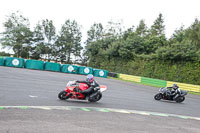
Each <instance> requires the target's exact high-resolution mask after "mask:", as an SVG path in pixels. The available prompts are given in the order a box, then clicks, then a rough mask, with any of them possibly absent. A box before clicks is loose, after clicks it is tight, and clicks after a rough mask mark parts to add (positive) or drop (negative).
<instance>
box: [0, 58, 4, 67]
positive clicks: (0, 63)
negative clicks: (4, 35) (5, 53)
mask: <svg viewBox="0 0 200 133" xmlns="http://www.w3.org/2000/svg"><path fill="white" fill-rule="evenodd" d="M3 65H4V59H3V58H0V66H3Z"/></svg>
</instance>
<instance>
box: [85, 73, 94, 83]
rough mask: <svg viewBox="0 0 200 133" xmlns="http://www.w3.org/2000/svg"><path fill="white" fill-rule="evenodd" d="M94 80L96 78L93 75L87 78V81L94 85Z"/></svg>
mask: <svg viewBox="0 0 200 133" xmlns="http://www.w3.org/2000/svg"><path fill="white" fill-rule="evenodd" d="M93 80H94V76H93V75H92V74H89V75H87V77H86V81H87V82H90V83H92V81H93Z"/></svg>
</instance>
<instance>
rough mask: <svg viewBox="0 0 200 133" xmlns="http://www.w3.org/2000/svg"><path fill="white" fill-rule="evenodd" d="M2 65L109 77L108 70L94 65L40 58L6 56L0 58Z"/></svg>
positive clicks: (0, 64)
mask: <svg viewBox="0 0 200 133" xmlns="http://www.w3.org/2000/svg"><path fill="white" fill-rule="evenodd" d="M0 66H8V67H18V68H25V69H35V70H45V71H54V72H63V73H72V74H83V75H88V74H93V75H94V76H96V77H103V78H107V75H108V71H107V70H102V69H95V68H92V67H85V66H76V65H71V64H59V63H53V62H44V61H40V60H29V59H23V58H14V57H4V58H0Z"/></svg>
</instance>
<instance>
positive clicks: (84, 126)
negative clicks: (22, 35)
mask: <svg viewBox="0 0 200 133" xmlns="http://www.w3.org/2000/svg"><path fill="white" fill-rule="evenodd" d="M70 80H85V75H74V74H67V73H59V72H50V71H38V70H30V69H23V68H11V67H3V66H0V106H1V107H3V106H4V107H5V106H7V107H14V106H41V107H42V106H50V107H52V106H58V107H60V106H62V107H79V108H81V107H84V108H87V107H92V108H110V109H123V110H135V111H144V112H157V113H163V114H174V115H183V116H189V117H198V118H199V117H200V96H197V95H191V94H188V95H187V96H186V100H185V101H184V102H183V103H181V104H180V103H175V102H169V101H156V100H154V99H153V97H154V95H155V94H156V93H157V92H158V88H155V87H149V86H145V85H140V84H134V83H129V82H124V81H119V80H114V79H106V78H98V77H96V80H97V81H98V82H99V84H102V85H106V86H107V87H108V90H107V91H106V92H105V93H103V97H102V99H101V100H100V101H99V102H96V103H90V102H87V101H81V100H65V101H61V100H59V99H58V98H57V95H58V93H59V92H60V91H62V90H64V89H65V86H66V83H67V82H68V81H70ZM16 112H17V113H16ZM61 114H63V115H61ZM49 116H51V117H49ZM37 118H38V119H37ZM48 118H49V119H48ZM63 118H66V119H63ZM47 119H48V120H47ZM69 119H70V123H69ZM35 122H36V123H37V124H36V123H35ZM66 123H67V124H66ZM102 123H103V124H102ZM44 124H45V125H46V126H44ZM1 125H2V126H1ZM10 125H12V126H10ZM31 125H33V126H32V128H30V127H29V126H31ZM42 125H43V126H42ZM88 125H89V127H88ZM199 125H200V121H199V120H192V119H190V120H189V119H180V118H177V117H176V118H175V117H162V116H152V115H151V116H146V115H140V114H137V113H136V114H134V115H130V114H124V113H116V112H109V113H108V112H107V113H105V112H96V111H90V112H87V111H81V110H68V111H64V110H42V109H28V110H23V109H16V108H14V109H13V108H7V109H1V110H0V127H1V129H0V132H20V131H21V132H60V131H63V130H64V129H65V130H66V131H75V132H133V131H135V132H141V133H143V132H145V133H146V132H152V133H153V132H164V133H165V132H172V131H173V132H174V131H175V132H195V133H198V132H200V126H199ZM65 126H70V128H67V129H66V127H65ZM26 127H29V128H28V129H29V130H28V129H27V128H26ZM38 127H39V128H38ZM55 127H57V128H55ZM75 127H76V128H75ZM91 127H92V128H91ZM36 129H37V130H36ZM39 129H40V130H39ZM45 129H46V130H45ZM47 129H48V130H47Z"/></svg>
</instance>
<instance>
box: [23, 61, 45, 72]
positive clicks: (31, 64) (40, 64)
mask: <svg viewBox="0 0 200 133" xmlns="http://www.w3.org/2000/svg"><path fill="white" fill-rule="evenodd" d="M25 68H27V69H36V70H44V61H40V60H26V62H25Z"/></svg>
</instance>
